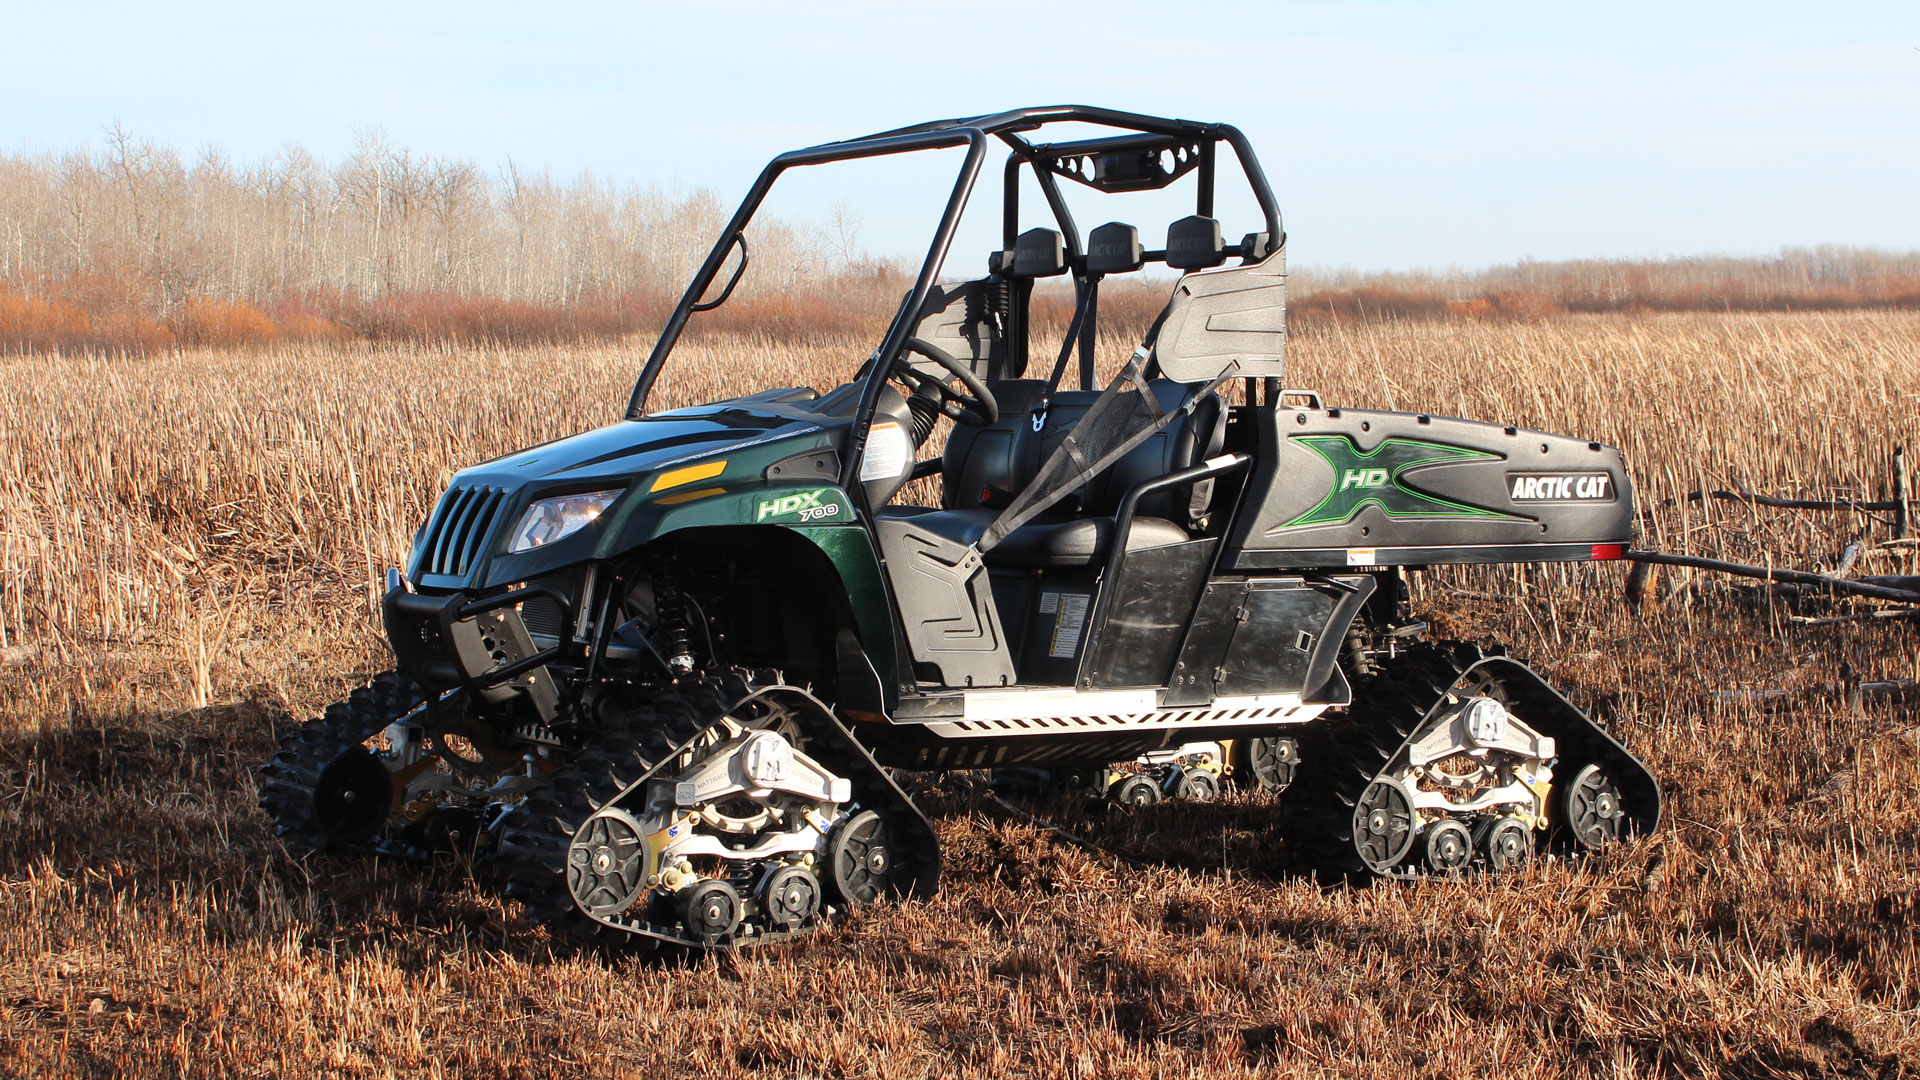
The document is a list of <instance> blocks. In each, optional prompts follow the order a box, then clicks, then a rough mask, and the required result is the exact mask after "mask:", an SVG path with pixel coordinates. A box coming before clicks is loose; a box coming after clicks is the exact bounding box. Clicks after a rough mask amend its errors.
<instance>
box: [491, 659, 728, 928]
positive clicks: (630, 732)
mask: <svg viewBox="0 0 1920 1080" xmlns="http://www.w3.org/2000/svg"><path fill="white" fill-rule="evenodd" d="M750 692H751V688H750V687H749V685H748V684H747V682H746V680H744V679H742V678H740V677H738V676H734V675H728V676H722V677H719V678H707V679H698V680H689V681H685V682H682V683H680V684H679V685H677V686H674V687H671V688H668V689H665V690H662V691H661V692H660V693H659V694H657V695H655V696H654V697H653V699H652V700H651V701H650V702H649V703H648V704H647V706H646V708H644V709H641V710H636V711H635V713H633V714H629V716H628V718H627V720H626V721H625V722H623V723H620V724H615V725H609V726H608V727H606V728H604V729H602V731H601V734H600V737H599V738H598V739H597V740H595V742H594V743H593V745H591V746H588V747H586V748H585V749H583V750H582V751H580V753H579V754H577V755H575V757H574V758H573V760H572V761H570V762H568V763H567V764H566V765H565V766H563V767H561V768H560V769H557V770H555V772H554V774H553V776H552V783H550V784H549V785H548V786H547V787H545V788H543V789H541V790H539V791H536V792H534V793H533V794H532V795H530V796H528V797H527V800H526V801H525V802H524V803H522V804H521V805H520V806H519V807H517V808H516V809H515V810H514V811H513V812H512V813H511V814H509V815H507V819H506V821H504V822H502V823H501V826H500V838H499V843H498V846H497V848H496V849H495V854H494V865H495V868H496V871H497V872H498V873H499V874H500V875H501V876H502V879H503V880H504V881H505V882H506V892H507V895H508V896H509V897H511V898H513V899H517V900H519V901H520V902H521V903H523V904H525V905H526V908H527V914H528V915H530V916H531V917H532V918H533V920H534V921H535V922H537V923H540V924H541V925H543V926H545V927H547V928H548V929H549V930H550V931H551V932H553V933H554V934H555V935H557V936H560V937H566V938H581V939H585V938H593V937H596V936H598V935H599V934H600V933H601V931H602V930H604V929H606V928H605V927H603V926H602V925H601V924H599V923H597V922H595V921H593V920H592V919H590V918H588V917H587V916H586V915H585V914H584V913H582V912H581V911H580V909H579V908H578V907H576V906H575V905H574V902H573V894H572V893H570V892H569V891H568V890H567V844H568V842H569V841H570V840H571V839H572V837H573V830H574V828H575V826H577V825H579V823H581V822H583V821H585V820H586V819H587V818H588V817H589V816H590V815H591V814H592V813H593V811H594V808H595V807H596V806H599V805H604V804H605V803H606V802H607V800H609V799H611V798H613V797H614V796H615V795H618V794H619V793H620V792H621V790H622V789H624V788H625V787H626V785H627V784H628V783H631V782H632V781H633V780H634V779H636V778H638V777H639V776H640V775H641V774H642V773H644V772H646V771H647V770H648V769H651V768H653V765H654V763H655V762H657V761H659V760H660V759H661V758H663V757H665V756H666V755H667V754H668V753H669V752H671V751H672V750H673V749H674V748H675V747H677V746H679V745H680V744H681V743H683V742H685V741H687V740H688V739H691V738H692V737H693V736H694V734H695V733H697V732H699V731H700V730H701V729H702V728H704V727H706V726H707V725H708V724H711V723H712V722H713V721H714V720H716V719H718V718H719V717H720V716H721V715H722V714H724V713H725V711H726V710H727V709H729V708H731V707H732V706H733V704H734V703H735V702H737V701H739V700H740V699H741V698H743V697H745V696H747V694H748V693H750ZM613 936H616V937H620V938H625V937H626V935H613Z"/></svg>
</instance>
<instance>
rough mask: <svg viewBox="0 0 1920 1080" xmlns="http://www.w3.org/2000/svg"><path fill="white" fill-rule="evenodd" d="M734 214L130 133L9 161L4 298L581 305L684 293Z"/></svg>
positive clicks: (590, 183)
mask: <svg viewBox="0 0 1920 1080" xmlns="http://www.w3.org/2000/svg"><path fill="white" fill-rule="evenodd" d="M724 212H725V207H723V206H721V205H720V203H719V201H718V199H717V198H716V197H715V196H714V195H713V193H712V192H709V191H704V190H692V191H684V192H682V191H672V190H668V189H664V188H661V187H658V186H627V185H616V184H614V183H611V182H608V181H605V180H603V179H600V178H596V177H594V176H591V175H582V176H580V177H578V178H576V179H574V180H571V181H567V182H560V181H556V180H555V179H553V178H552V177H551V176H549V175H547V174H544V173H538V172H533V171H530V170H527V169H524V168H522V167H520V166H518V165H515V164H509V165H507V166H506V167H505V168H503V169H500V170H498V171H497V172H489V171H487V170H485V169H483V168H481V167H480V166H478V165H476V164H474V163H473V162H471V161H465V160H460V159H456V158H446V157H434V156H430V155H422V154H417V153H415V152H413V151H410V150H407V149H405V148H401V147H396V146H394V145H392V144H391V143H390V142H388V141H387V139H386V138H385V137H384V136H383V135H381V134H378V133H371V134H366V135H363V136H361V137H360V138H359V140H358V141H357V143H356V145H355V146H354V148H353V151H352V152H351V153H350V154H348V155H347V157H346V158H345V159H344V160H342V161H340V162H338V163H337V164H333V165H329V164H327V163H325V162H323V161H321V160H319V159H317V158H316V157H314V156H313V155H312V154H310V153H308V152H307V151H306V150H304V149H302V148H300V147H298V146H294V147H289V148H288V149H286V150H284V151H282V152H281V153H279V154H277V155H275V156H274V157H272V158H271V159H268V160H265V161H261V162H258V163H255V164H252V165H237V164H235V163H234V162H232V161H230V160H229V159H228V158H227V157H226V156H225V155H223V154H221V153H220V152H218V151H211V150H210V151H207V152H205V153H203V154H201V155H200V156H199V157H198V158H197V159H196V160H193V161H191V162H189V161H187V160H185V159H183V158H182V157H181V156H180V155H179V154H178V153H176V152H175V151H173V150H171V149H169V148H166V147H163V146H157V145H155V144H154V143H152V142H149V141H145V140H142V139H138V138H135V137H134V136H132V135H130V134H128V133H127V132H126V131H125V130H123V129H121V128H117V127H116V128H113V129H110V130H109V131H108V132H107V135H106V139H105V142H104V145H103V146H102V147H101V148H100V149H97V150H94V151H74V152H69V153H64V154H25V153H13V154H5V153H0V283H8V282H10V283H13V284H14V285H15V286H16V287H18V288H25V289H29V290H31V289H36V288H37V289H42V290H44V289H47V288H49V287H52V286H54V285H56V284H57V283H68V285H69V291H72V286H71V283H74V282H84V281H86V280H87V279H89V278H101V279H104V281H103V283H102V286H101V287H104V288H116V287H117V288H121V289H133V290H144V291H146V292H148V293H149V295H147V296H143V297H139V298H137V301H138V302H140V303H142V306H145V307H147V308H149V309H150V310H153V311H154V312H155V313H156V314H158V315H160V316H162V317H164V316H165V315H166V314H167V313H168V312H169V311H170V310H171V309H172V308H173V307H174V306H175V305H177V304H179V303H182V302H184V301H187V300H190V299H193V298H199V297H215V298H221V299H229V300H238V301H244V302H250V303H266V302H274V301H280V300H284V299H286V298H289V297H299V296H302V295H307V294H311V293H314V292H317V291H320V292H349V293H353V294H356V295H359V296H362V297H378V296H383V295H389V294H394V293H404V292H423V291H443V292H449V293H454V294H459V295H464V296H485V297H492V298H499V299H506V300H515V301H525V302H530V303H538V304H543V305H575V304H580V303H582V302H586V301H589V300H600V301H604V300H605V299H607V298H609V297H623V296H630V295H636V294H638V295H657V294H660V293H662V292H665V291H668V290H671V289H674V288H677V287H678V286H679V285H680V284H681V283H682V282H684V280H685V278H686V275H687V271H688V266H689V264H690V263H691V262H692V261H693V260H695V259H696V258H697V257H698V256H699V255H700V254H702V253H704V250H705V245H706V244H708V243H710V242H711V240H712V237H713V235H714V234H715V232H716V231H717V229H718V227H719V225H720V223H721V221H722V215H723V214H724ZM833 242H834V241H833V238H832V237H829V236H827V235H825V234H824V233H820V232H819V231H818V230H812V231H810V230H807V229H804V228H798V227H790V228H780V227H776V228H774V229H772V230H769V231H768V234H767V235H761V236H757V237H756V251H767V252H769V253H770V254H774V255H775V257H772V258H769V259H766V260H765V264H766V265H768V266H780V265H789V266H798V265H803V264H805V263H806V262H808V261H809V256H810V254H811V252H810V249H812V248H816V247H823V246H829V245H831V244H832V243H833ZM783 249H786V251H785V257H781V256H780V255H779V254H778V253H781V252H782V250H783ZM128 299H129V301H135V300H136V298H131V297H130V298H128ZM87 306H98V305H87Z"/></svg>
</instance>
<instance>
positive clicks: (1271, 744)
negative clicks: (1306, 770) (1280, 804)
mask: <svg viewBox="0 0 1920 1080" xmlns="http://www.w3.org/2000/svg"><path fill="white" fill-rule="evenodd" d="M1228 760H1229V763H1230V764H1231V765H1232V766H1233V779H1234V783H1235V784H1236V785H1237V786H1239V787H1242V788H1245V789H1248V790H1251V791H1266V792H1273V793H1276V794H1277V793H1279V792H1282V791H1285V790H1287V787H1288V786H1289V785H1291V784H1292V783H1293V775H1294V771H1295V770H1296V769H1297V768H1298V767H1299V765H1300V743H1299V741H1298V740H1296V739H1294V738H1293V737H1292V736H1288V735H1269V736H1266V737H1264V738H1254V739H1235V740H1233V748H1232V750H1231V751H1230V752H1229V758H1228Z"/></svg>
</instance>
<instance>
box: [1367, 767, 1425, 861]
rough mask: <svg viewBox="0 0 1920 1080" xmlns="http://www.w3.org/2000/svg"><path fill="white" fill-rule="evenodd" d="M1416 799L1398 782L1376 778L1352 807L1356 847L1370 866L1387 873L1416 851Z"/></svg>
mask: <svg viewBox="0 0 1920 1080" xmlns="http://www.w3.org/2000/svg"><path fill="white" fill-rule="evenodd" d="M1413 825H1414V822H1413V799H1412V798H1411V797H1410V796H1409V795H1408V794H1407V789H1406V788H1405V787H1403V786H1402V785H1401V784H1400V783H1399V782H1398V781H1394V780H1375V781H1374V782H1373V783H1371V784H1368V785H1367V786H1366V789H1365V790H1363V791H1362V792H1361V793H1360V799H1359V801H1358V802H1357V803H1355V805H1354V808H1353V835H1354V847H1355V849H1356V850H1357V851H1358V852H1359V855H1360V858H1361V859H1362V860H1364V861H1365V862H1366V864H1367V869H1369V870H1372V871H1373V872H1374V873H1376V874H1385V873H1389V872H1391V871H1392V870H1393V868H1394V867H1396V866H1398V865H1399V864H1400V860H1402V859H1404V858H1406V857H1407V852H1409V851H1412V850H1413Z"/></svg>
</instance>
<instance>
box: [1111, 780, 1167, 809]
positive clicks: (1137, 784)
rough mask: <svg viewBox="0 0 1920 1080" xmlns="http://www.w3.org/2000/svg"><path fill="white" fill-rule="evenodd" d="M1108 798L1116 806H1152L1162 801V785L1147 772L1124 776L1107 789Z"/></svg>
mask: <svg viewBox="0 0 1920 1080" xmlns="http://www.w3.org/2000/svg"><path fill="white" fill-rule="evenodd" d="M1107 799H1108V801H1110V802H1112V803H1113V804H1114V805H1115V806H1152V805H1153V804H1154V803H1157V802H1159V801H1160V785H1159V784H1156V783H1154V782H1153V777H1151V776H1148V775H1146V774H1145V773H1135V774H1134V775H1132V776H1123V777H1121V778H1120V779H1118V780H1116V781H1114V782H1113V786H1112V787H1109V788H1108V789H1107Z"/></svg>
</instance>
